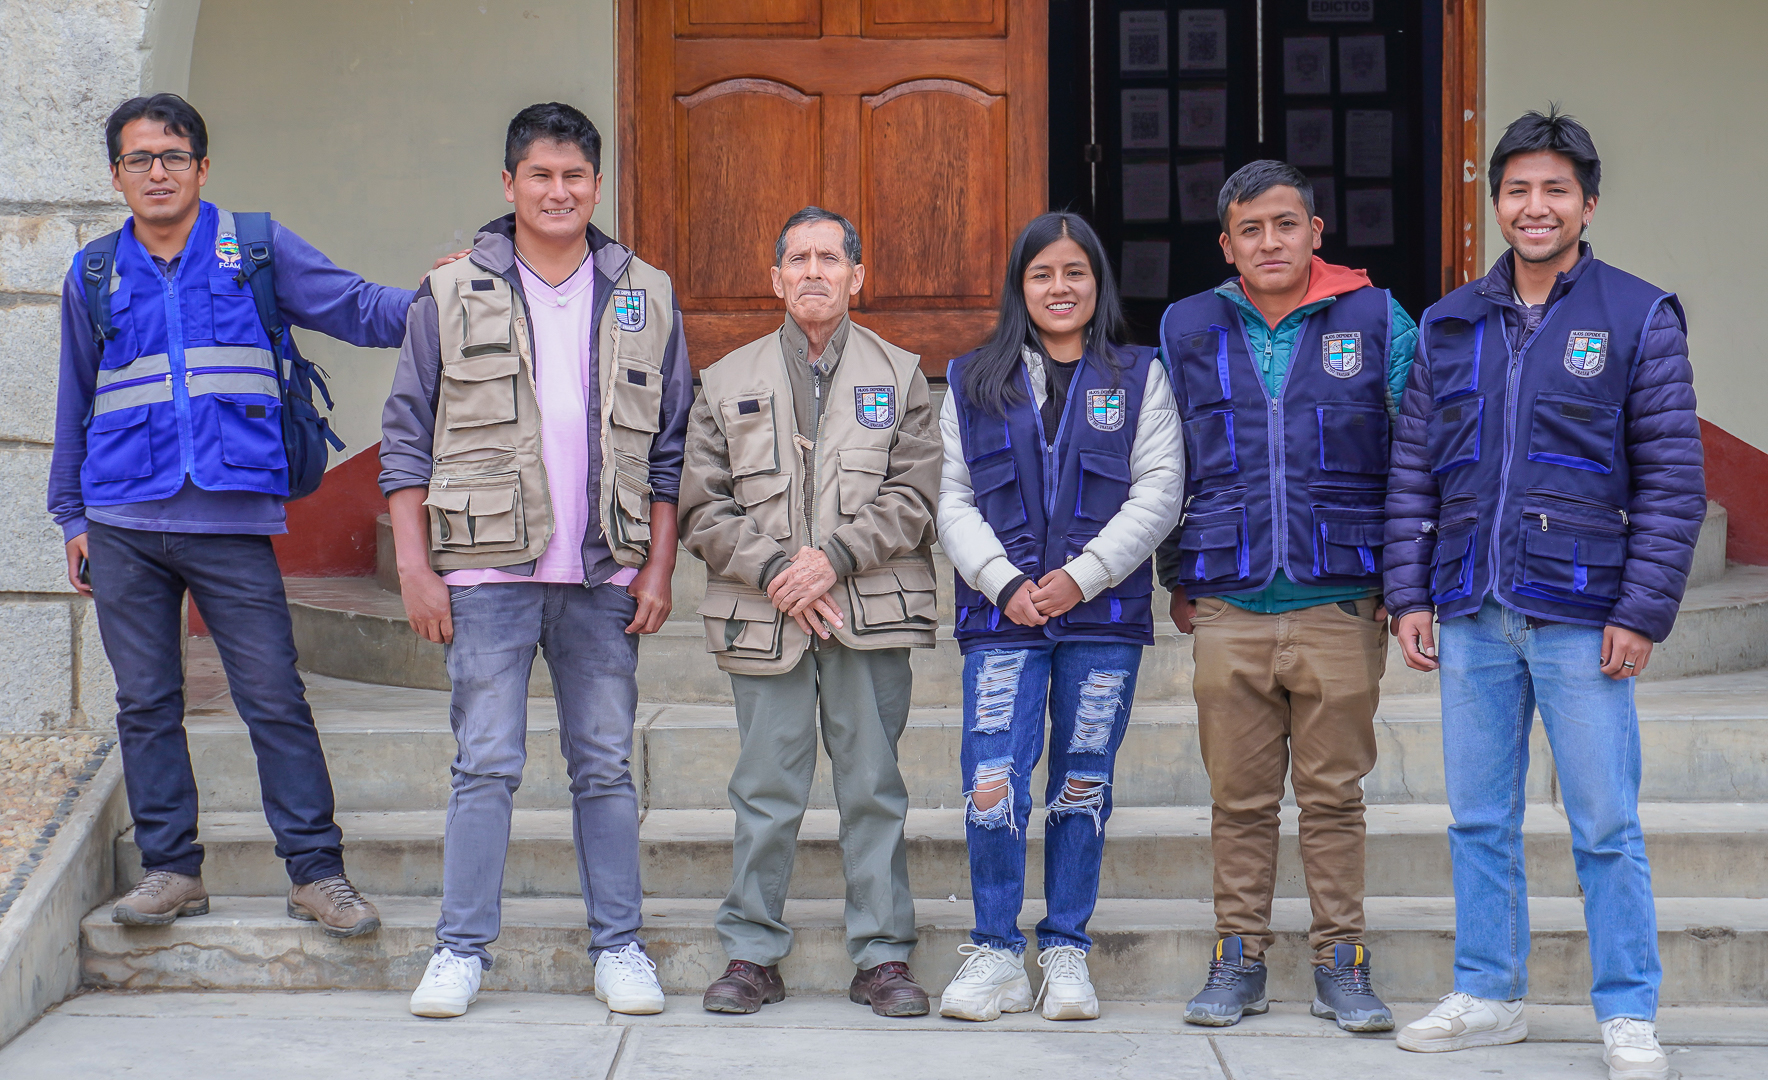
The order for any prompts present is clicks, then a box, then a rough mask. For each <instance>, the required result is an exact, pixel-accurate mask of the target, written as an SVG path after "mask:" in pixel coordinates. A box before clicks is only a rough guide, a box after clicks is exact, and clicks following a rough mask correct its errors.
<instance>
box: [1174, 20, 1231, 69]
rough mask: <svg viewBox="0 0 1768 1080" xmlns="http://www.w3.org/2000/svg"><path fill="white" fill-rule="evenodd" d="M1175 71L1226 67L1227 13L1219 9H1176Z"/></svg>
mask: <svg viewBox="0 0 1768 1080" xmlns="http://www.w3.org/2000/svg"><path fill="white" fill-rule="evenodd" d="M1179 70H1180V71H1226V70H1228V13H1227V12H1226V11H1224V10H1222V9H1221V8H1211V9H1207V10H1203V11H1181V12H1179Z"/></svg>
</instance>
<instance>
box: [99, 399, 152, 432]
mask: <svg viewBox="0 0 1768 1080" xmlns="http://www.w3.org/2000/svg"><path fill="white" fill-rule="evenodd" d="M145 423H147V406H146V405H131V406H129V407H128V408H126V409H112V410H111V411H110V412H102V413H99V414H98V415H97V416H94V417H93V418H92V427H91V429H90V430H92V431H121V430H123V429H124V428H132V427H134V426H135V425H137V424H145Z"/></svg>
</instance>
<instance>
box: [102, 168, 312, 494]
mask: <svg viewBox="0 0 1768 1080" xmlns="http://www.w3.org/2000/svg"><path fill="white" fill-rule="evenodd" d="M228 218H229V216H228V215H225V214H224V213H223V212H222V211H220V210H217V209H216V208H215V206H213V205H212V204H210V203H206V202H205V203H203V204H202V210H201V212H200V213H199V214H198V215H197V221H196V225H195V227H194V228H192V230H191V233H190V239H189V241H188V242H187V243H186V244H185V247H184V255H183V258H182V259H181V261H180V262H179V264H178V270H177V272H176V273H175V274H173V275H172V277H171V278H167V277H165V276H164V275H162V274H161V273H160V271H159V269H158V268H157V267H156V266H155V265H154V261H153V258H152V257H151V256H149V255H148V253H147V252H146V250H145V249H143V248H142V246H141V244H140V242H139V241H138V240H136V239H135V232H134V229H133V228H132V227H130V228H125V229H124V230H123V233H122V235H121V236H120V237H119V238H118V243H117V255H116V270H115V273H114V276H113V278H112V280H113V283H114V291H112V293H111V294H110V310H111V324H112V325H113V326H114V327H115V328H116V336H115V337H113V338H111V339H110V340H109V341H107V342H105V345H104V356H103V358H102V359H101V360H100V362H99V370H98V384H97V392H96V394H95V396H94V398H93V401H92V419H91V422H90V424H89V425H88V427H87V431H86V461H85V464H84V465H83V466H82V467H81V469H80V488H81V491H82V493H83V495H84V497H85V500H86V503H87V505H89V506H114V505H117V504H119V503H131V502H142V501H145V500H149V499H164V498H169V497H170V496H172V495H174V494H176V493H177V491H178V489H179V488H181V487H183V486H184V478H185V477H186V476H189V477H190V478H191V479H192V480H193V481H194V482H195V483H196V486H198V487H200V488H204V489H206V490H209V491H257V492H263V493H265V494H268V495H282V496H286V495H287V494H288V493H289V488H288V467H287V458H286V455H285V454H284V451H283V435H282V417H281V411H282V402H281V395H280V388H281V382H280V378H279V375H278V370H277V368H278V365H277V361H276V358H275V357H274V355H273V354H272V352H271V343H270V338H269V336H268V335H267V334H265V332H264V327H263V325H262V324H261V323H260V322H259V320H258V309H257V306H256V305H255V304H254V303H253V300H252V294H251V291H250V290H249V289H248V288H247V287H246V285H245V283H244V281H243V280H242V279H241V276H240V251H239V242H238V238H237V237H236V236H234V235H233V234H232V232H231V230H229V229H227V228H225V227H224V220H225V219H228Z"/></svg>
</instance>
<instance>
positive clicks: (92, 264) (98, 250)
mask: <svg viewBox="0 0 1768 1080" xmlns="http://www.w3.org/2000/svg"><path fill="white" fill-rule="evenodd" d="M122 235H123V230H121V229H115V230H112V231H111V232H107V233H105V234H104V235H103V236H101V237H99V238H98V239H96V240H94V241H92V242H91V243H90V244H87V245H86V246H85V247H84V248H81V249H80V281H81V282H82V283H83V284H84V285H85V287H86V315H87V317H88V318H89V319H90V320H91V322H92V344H94V345H96V346H98V347H99V348H100V349H103V348H104V343H105V342H107V341H109V340H110V339H112V338H114V337H116V336H117V328H116V327H115V326H112V325H111V305H110V294H111V293H114V292H116V291H117V285H118V284H119V281H118V279H117V240H118V238H119V237H121V236H122Z"/></svg>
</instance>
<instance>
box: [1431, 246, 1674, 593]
mask: <svg viewBox="0 0 1768 1080" xmlns="http://www.w3.org/2000/svg"><path fill="white" fill-rule="evenodd" d="M1482 288H1483V287H1482V286H1481V285H1480V283H1477V282H1476V283H1474V284H1470V285H1464V286H1462V287H1461V288H1459V289H1456V290H1455V291H1454V292H1452V293H1450V294H1449V295H1448V296H1446V297H1444V298H1443V299H1442V300H1441V301H1440V302H1438V303H1437V304H1435V305H1433V306H1432V307H1431V308H1430V309H1429V310H1428V311H1426V312H1425V313H1424V320H1423V322H1424V325H1423V329H1422V333H1423V339H1424V345H1425V353H1424V355H1425V356H1426V357H1427V359H1428V363H1429V371H1430V386H1431V397H1432V401H1431V411H1430V416H1429V418H1428V422H1427V430H1428V434H1429V443H1428V445H1429V451H1430V467H1431V471H1432V472H1433V473H1435V474H1436V478H1437V488H1438V493H1439V498H1440V509H1439V511H1438V514H1437V525H1436V529H1437V536H1436V550H1435V555H1434V557H1433V560H1432V569H1431V600H1432V601H1433V602H1434V603H1435V604H1436V605H1437V614H1438V617H1440V618H1443V619H1449V618H1453V617H1455V616H1457V615H1466V614H1471V613H1473V612H1475V611H1478V610H1479V608H1480V604H1481V603H1482V602H1483V601H1484V599H1485V597H1486V596H1487V595H1488V594H1493V593H1495V594H1496V595H1497V597H1498V598H1499V599H1500V600H1502V601H1503V602H1504V603H1505V604H1507V605H1509V606H1511V607H1513V608H1515V609H1516V610H1518V611H1522V612H1525V613H1528V614H1531V615H1537V616H1540V617H1542V618H1546V619H1550V620H1554V621H1562V622H1573V623H1584V624H1587V625H1593V626H1600V625H1602V623H1603V621H1604V619H1605V618H1606V616H1607V614H1608V612H1609V609H1610V608H1612V607H1613V606H1614V603H1615V601H1616V600H1618V599H1619V598H1620V589H1621V569H1622V566H1623V564H1624V563H1625V562H1626V558H1627V534H1628V527H1629V524H1630V523H1629V521H1628V517H1627V503H1628V499H1629V497H1630V495H1631V492H1632V475H1631V470H1630V468H1629V464H1628V460H1627V454H1626V402H1627V394H1628V391H1629V389H1630V388H1631V385H1632V380H1633V366H1634V362H1635V360H1636V359H1637V357H1638V355H1639V349H1640V345H1641V343H1642V341H1643V339H1644V336H1645V330H1646V326H1647V323H1648V320H1649V318H1650V316H1651V313H1652V312H1653V311H1655V310H1656V309H1657V306H1658V304H1659V303H1660V302H1668V303H1670V304H1671V305H1673V306H1675V309H1676V313H1677V317H1678V318H1680V317H1681V307H1680V305H1678V304H1677V301H1676V298H1675V297H1674V296H1673V295H1671V294H1669V293H1666V292H1665V291H1664V290H1662V289H1660V288H1658V287H1657V286H1655V285H1652V284H1650V283H1649V282H1646V281H1642V280H1640V279H1639V278H1636V277H1634V276H1633V275H1631V274H1628V273H1625V272H1623V271H1620V270H1616V269H1615V268H1614V267H1612V266H1609V265H1608V264H1607V263H1604V262H1598V261H1593V262H1591V264H1590V265H1589V266H1588V267H1587V268H1586V269H1585V271H1584V273H1583V274H1582V275H1580V276H1579V278H1578V280H1577V283H1576V284H1575V285H1573V286H1572V288H1571V289H1570V290H1569V291H1568V292H1567V293H1566V294H1565V295H1564V296H1562V297H1561V298H1560V299H1559V300H1558V302H1556V303H1555V304H1554V305H1553V306H1552V307H1551V308H1549V309H1548V310H1547V312H1546V314H1545V315H1544V316H1543V317H1542V319H1541V324H1540V326H1539V327H1538V328H1537V329H1536V330H1535V332H1534V334H1533V335H1532V336H1531V337H1530V338H1529V339H1528V341H1527V342H1526V343H1525V344H1524V347H1523V349H1522V350H1521V351H1513V350H1512V349H1511V346H1510V342H1509V340H1508V336H1507V335H1506V333H1505V326H1504V317H1503V314H1502V309H1501V307H1500V304H1501V303H1506V304H1507V303H1508V302H1509V300H1510V298H1509V297H1490V296H1488V295H1486V294H1485V293H1484V292H1483V291H1482Z"/></svg>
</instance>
